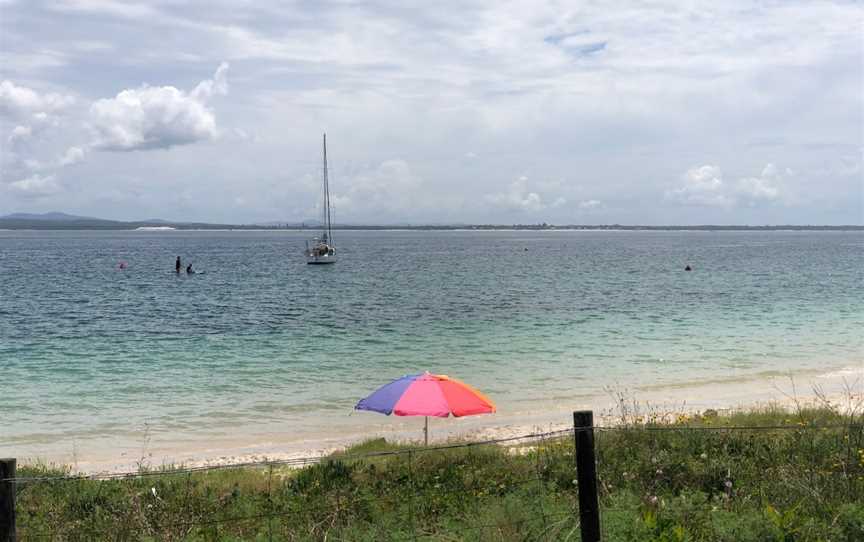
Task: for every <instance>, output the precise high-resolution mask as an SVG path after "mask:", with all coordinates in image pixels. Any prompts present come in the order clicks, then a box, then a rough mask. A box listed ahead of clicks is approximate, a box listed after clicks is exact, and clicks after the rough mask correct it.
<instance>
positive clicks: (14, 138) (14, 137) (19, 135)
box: [7, 125, 33, 145]
mask: <svg viewBox="0 0 864 542" xmlns="http://www.w3.org/2000/svg"><path fill="white" fill-rule="evenodd" d="M31 135H33V128H31V127H30V126H21V125H19V126H16V127H15V128H12V132H11V133H10V134H9V138H8V139H7V141H9V143H11V144H13V145H14V144H15V143H17V142H19V141H24V140H26V139H29V138H30V136H31Z"/></svg>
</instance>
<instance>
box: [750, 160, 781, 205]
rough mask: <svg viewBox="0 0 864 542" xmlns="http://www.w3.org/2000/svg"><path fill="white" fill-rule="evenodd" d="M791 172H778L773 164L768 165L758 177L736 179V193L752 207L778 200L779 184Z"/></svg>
mask: <svg viewBox="0 0 864 542" xmlns="http://www.w3.org/2000/svg"><path fill="white" fill-rule="evenodd" d="M792 174H793V172H792V171H791V170H789V169H787V170H786V171H785V172H782V173H781V172H780V171H778V170H777V168H776V167H775V166H774V164H768V165H766V166H765V168H764V169H763V170H762V174H761V175H760V176H759V177H746V178H743V179H738V184H737V185H736V193H737V195H738V196H739V198H740V199H741V200H742V201H744V202H745V203H747V204H749V205H751V206H753V205H756V204H758V203H759V202H772V201H777V200H778V199H779V198H780V195H781V193H780V183H781V182H782V180H783V178H784V176H791V175H792Z"/></svg>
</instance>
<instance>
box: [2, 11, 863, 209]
mask: <svg viewBox="0 0 864 542" xmlns="http://www.w3.org/2000/svg"><path fill="white" fill-rule="evenodd" d="M862 28H864V3H862V2H860V1H836V2H822V1H807V2H804V1H801V2H799V1H796V0H785V1H777V2H774V1H739V0H724V1H723V2H716V1H704V2H702V1H687V0H683V1H682V0H676V1H669V2H663V1H651V0H646V1H641V2H614V3H610V2H603V1H582V0H568V1H564V2H539V1H527V2H521V1H515V2H514V1H506V0H505V1H497V2H473V1H471V0H468V1H459V2H445V1H442V2H408V1H392V2H389V1H382V2H356V1H352V0H340V1H326V0H325V1H310V2H307V1H303V0H300V1H272V2H271V1H268V0H254V1H252V0H207V1H202V2H195V1H191V2H180V1H176V0H154V1H151V2H131V1H129V2H126V1H121V0H53V1H41V0H0V215H2V214H7V213H13V212H48V211H64V212H68V213H74V214H80V215H85V216H96V217H100V218H111V219H121V220H133V219H148V218H163V219H169V220H176V221H209V222H225V223H258V222H269V221H280V222H295V221H303V220H309V219H314V218H315V217H316V216H318V215H319V213H320V207H321V203H320V199H321V184H322V183H321V169H322V168H321V152H322V149H321V147H322V141H321V139H322V134H323V133H325V132H326V133H327V151H328V159H329V164H330V185H331V198H332V201H333V217H334V220H335V221H336V223H337V224H338V223H340V222H341V223H346V224H347V223H350V224H404V223H411V224H444V223H483V224H489V223H494V224H534V223H540V222H547V223H550V224H648V225H660V224H683V225H692V224H754V225H762V224H858V225H860V224H862V223H864V168H862V156H864V32H862Z"/></svg>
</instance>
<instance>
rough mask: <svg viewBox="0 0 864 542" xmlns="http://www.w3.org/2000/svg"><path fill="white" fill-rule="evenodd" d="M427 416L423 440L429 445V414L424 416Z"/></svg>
mask: <svg viewBox="0 0 864 542" xmlns="http://www.w3.org/2000/svg"><path fill="white" fill-rule="evenodd" d="M424 417H425V418H426V425H424V426H423V441H424V443H425V444H424V446H429V416H424Z"/></svg>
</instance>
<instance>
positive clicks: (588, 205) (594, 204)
mask: <svg viewBox="0 0 864 542" xmlns="http://www.w3.org/2000/svg"><path fill="white" fill-rule="evenodd" d="M602 206H603V203H602V202H600V201H599V200H596V199H589V200H585V201H580V202H579V209H580V210H583V211H592V210H595V209H599V208H600V207H602Z"/></svg>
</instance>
